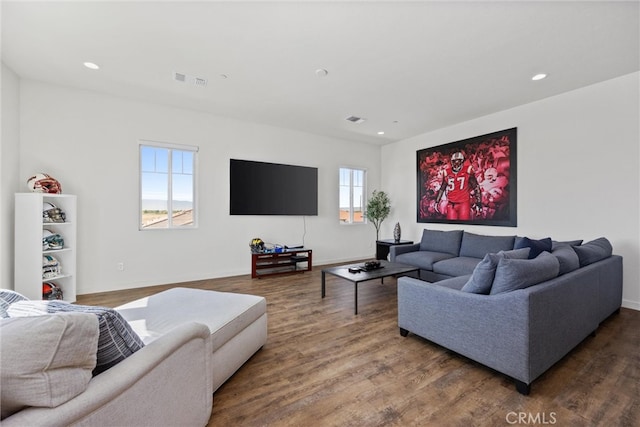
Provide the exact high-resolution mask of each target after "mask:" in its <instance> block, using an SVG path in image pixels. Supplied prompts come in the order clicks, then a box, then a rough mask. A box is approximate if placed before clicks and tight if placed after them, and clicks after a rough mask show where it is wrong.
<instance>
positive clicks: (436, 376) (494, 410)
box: [78, 266, 640, 427]
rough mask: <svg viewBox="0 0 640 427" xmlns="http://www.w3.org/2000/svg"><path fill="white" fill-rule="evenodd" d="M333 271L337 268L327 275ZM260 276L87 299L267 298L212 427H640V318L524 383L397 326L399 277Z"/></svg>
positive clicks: (614, 326) (625, 318) (627, 317)
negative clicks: (255, 338) (185, 291)
mask: <svg viewBox="0 0 640 427" xmlns="http://www.w3.org/2000/svg"><path fill="white" fill-rule="evenodd" d="M324 267H326V266H324ZM322 268H323V266H319V267H315V268H314V270H313V271H312V272H306V273H302V274H294V275H288V276H275V277H269V278H260V279H251V278H250V277H249V275H246V276H238V277H231V278H220V279H212V280H202V281H196V282H189V283H181V284H176V285H171V286H154V287H147V288H140V289H132V290H125V291H116V292H108V293H101V294H91V295H81V296H79V297H78V303H80V304H91V305H104V306H111V307H113V306H116V305H119V304H122V303H125V302H127V301H131V300H133V299H137V298H140V297H143V296H147V295H150V294H153V293H157V292H159V291H161V290H164V289H167V288H169V287H173V286H186V287H194V288H201V289H212V290H218V291H230V292H238V293H248V294H255V295H262V296H264V297H266V299H267V304H268V305H267V313H268V319H269V320H268V325H269V334H268V341H267V344H266V345H265V346H264V347H263V348H262V349H261V350H260V351H258V352H257V353H256V354H255V355H254V356H253V357H252V358H251V359H250V360H249V361H248V362H247V363H246V364H245V365H244V366H243V367H242V368H240V370H239V371H238V372H236V374H235V375H234V376H233V377H231V378H230V379H229V380H228V381H227V382H226V383H225V384H224V385H223V386H222V387H221V388H220V389H218V391H217V392H216V393H215V395H214V405H213V412H212V415H211V419H210V421H209V424H208V426H210V427H214V426H465V427H466V426H509V425H557V426H607V427H609V426H639V425H640V344H639V343H640V312H639V311H635V310H630V309H624V308H623V309H622V310H621V312H620V313H619V314H617V315H613V316H612V317H610V318H609V319H607V320H606V321H605V322H603V323H602V325H601V326H600V328H599V329H598V331H597V334H596V336H595V337H588V338H587V339H585V340H584V341H583V342H582V343H581V344H580V345H578V347H576V348H575V349H574V350H573V351H572V352H571V353H569V354H568V355H567V356H566V357H565V358H564V359H562V360H561V361H560V362H559V363H557V364H556V365H555V366H554V367H552V368H551V369H550V370H549V371H547V372H546V373H545V374H543V375H542V376H541V377H540V378H538V379H537V380H536V381H534V383H533V384H532V387H531V394H530V395H529V396H523V395H521V394H519V393H517V392H516V390H515V387H514V384H513V381H511V380H510V379H508V378H507V377H505V376H504V375H502V374H500V373H497V372H495V371H492V370H490V369H488V368H486V367H484V366H482V365H480V364H478V363H475V362H473V361H470V360H469V359H466V358H464V357H462V356H459V355H457V354H455V353H452V352H451V351H448V350H447V349H445V348H442V347H440V346H438V345H435V344H433V343H431V342H429V341H426V340H424V339H422V338H419V337H417V336H415V335H413V334H410V335H409V336H408V337H406V338H403V337H401V336H400V333H399V331H398V324H397V298H396V279H394V278H386V279H385V280H384V284H381V283H380V281H371V282H366V283H362V284H360V285H359V288H358V289H359V292H358V300H359V301H358V308H359V311H358V313H359V314H358V315H354V312H353V311H354V307H353V304H354V301H353V296H354V295H353V284H351V283H349V282H346V281H344V280H342V279H339V278H336V277H333V276H327V295H326V297H325V298H324V299H322V298H321V296H320V273H321V269H322Z"/></svg>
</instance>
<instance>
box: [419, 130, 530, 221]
mask: <svg viewBox="0 0 640 427" xmlns="http://www.w3.org/2000/svg"><path fill="white" fill-rule="evenodd" d="M516 140H517V128H511V129H505V130H501V131H497V132H493V133H489V134H486V135H480V136H475V137H472V138H468V139H464V140H460V141H455V142H451V143H448V144H444V145H439V146H436V147H430V148H425V149H422V150H418V151H417V153H416V156H417V171H416V172H417V182H418V188H417V190H418V191H417V219H418V222H434V223H448V224H475V225H496V226H506V227H516V226H517V225H518V224H517V200H516V196H517V173H516V172H517V168H516V166H517V165H516V160H517V155H516V154H517V153H516Z"/></svg>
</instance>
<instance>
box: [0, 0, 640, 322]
mask: <svg viewBox="0 0 640 427" xmlns="http://www.w3.org/2000/svg"><path fill="white" fill-rule="evenodd" d="M10 3H11V2H3V6H2V7H3V10H2V19H3V28H4V27H5V22H4V20H5V19H9V18H10V17H11V15H8V9H9V8H10V7H12V6H13V7H17V6H16V5H11V4H10ZM336 3H339V2H336ZM593 3H599V2H593ZM623 3H627V6H626V7H629V3H630V4H631V7H635V11H636V12H637V6H638V5H637V3H636V2H623ZM327 14H328V15H329V13H327ZM630 15H631V16H634V15H633V13H631V14H630ZM637 16H638V15H637V13H636V14H635V18H634V19H635V27H634V32H632V33H630V34H627V37H628V38H630V39H635V42H634V43H635V45H634V46H635V47H636V48H637V45H638V42H637V39H638V17H637ZM43 19H44V18H43ZM396 25H397V24H396ZM4 31H5V30H3V32H4ZM33 33H34V34H37V31H36V30H35V29H34V30H33ZM40 37H43V38H45V39H46V37H47V35H46V34H40ZM76 37H83V36H77V35H76ZM13 42H14V40H13V39H11V38H10V37H7V35H6V34H3V39H2V43H3V63H2V113H3V114H2V146H1V148H0V149H1V152H0V153H1V159H2V163H1V165H0V168H1V169H0V173H1V175H2V183H1V187H0V197H1V199H2V210H1V211H0V242H1V243H0V245H1V246H0V255H1V257H0V259H1V264H0V277H1V279H2V284H3V286H2V287H7V286H5V284H6V283H12V282H13V276H14V267H13V250H14V249H13V244H14V239H13V235H14V231H13V227H14V214H13V208H14V201H13V200H14V194H15V193H18V192H26V191H28V190H27V187H26V179H27V178H28V177H29V176H30V175H32V174H33V173H36V172H40V171H42V172H46V173H50V174H51V175H53V176H54V177H55V178H57V179H58V180H59V181H60V182H61V184H62V187H63V193H66V194H75V195H77V197H78V217H79V220H78V241H77V246H78V248H79V251H78V254H77V265H78V268H77V287H78V294H81V295H85V294H94V293H100V292H107V291H118V290H129V289H136V288H144V287H150V286H156V285H165V284H172V283H182V282H189V281H196V280H205V279H211V278H214V279H223V278H232V277H236V276H241V275H247V274H248V272H249V270H250V252H249V246H248V245H249V242H250V241H251V239H252V238H254V237H260V238H262V239H263V240H265V241H267V242H273V243H279V244H288V245H298V244H304V245H305V246H306V247H309V248H311V249H313V256H314V267H315V266H317V267H318V268H320V267H321V266H322V265H329V264H334V263H344V262H350V261H356V260H362V259H368V258H371V257H372V256H373V254H374V252H375V232H374V230H373V227H372V226H371V225H370V224H357V225H344V224H340V223H339V220H338V212H339V201H338V196H337V191H338V170H339V168H340V167H345V166H347V167H357V168H362V169H365V170H366V171H367V194H370V193H371V192H372V191H373V190H374V189H380V190H384V191H385V192H387V193H388V194H389V195H390V198H391V201H392V210H391V214H390V216H389V218H388V219H387V220H386V221H385V222H384V223H383V228H382V231H381V238H390V237H392V230H393V225H394V224H395V223H396V222H399V223H400V224H401V226H402V236H403V238H406V239H410V240H415V241H417V240H418V239H419V238H420V235H421V232H422V230H423V229H424V228H432V229H439V230H452V229H457V228H460V226H459V225H455V224H423V223H418V222H417V221H416V191H415V182H416V175H415V174H416V151H417V150H420V149H423V148H427V147H433V146H437V145H441V144H446V143H450V142H453V141H458V140H461V139H465V138H470V137H474V136H477V135H482V134H486V133H490V132H494V131H498V130H502V129H507V128H512V127H517V129H518V225H517V227H487V226H465V227H464V228H465V229H467V230H468V231H472V232H475V233H478V234H500V235H515V234H517V235H521V236H530V237H532V238H543V237H547V236H551V237H553V238H554V239H557V240H571V239H585V240H591V239H595V238H598V237H601V236H606V237H607V238H608V239H609V240H610V241H611V242H612V245H613V248H614V253H616V254H619V255H622V256H623V257H624V287H623V301H622V305H623V307H625V308H628V309H633V310H640V281H639V279H638V278H639V277H640V269H639V267H638V265H640V226H639V221H638V218H639V217H640V196H639V194H640V152H639V144H638V141H639V140H640V130H639V116H640V102H639V92H640V88H639V78H640V72H639V71H638V59H637V58H638V52H637V49H636V51H635V52H633V51H623V52H617V51H613V52H610V54H611V56H612V57H616V56H620V55H629V56H631V57H633V58H635V68H633V69H630V70H627V71H626V72H624V73H622V74H617V75H615V76H611V77H606V78H602V79H601V80H599V81H596V82H590V83H588V84H582V85H580V84H577V85H576V86H575V88H573V89H572V90H567V91H564V92H562V93H557V94H554V95H552V96H548V97H544V98H540V99H535V100H533V101H530V102H527V103H524V104H522V105H514V106H512V107H510V108H507V109H504V110H494V111H492V112H491V113H486V112H485V111H490V108H489V107H486V106H485V105H484V104H483V105H479V104H472V103H471V102H470V101H468V100H464V99H463V100H458V99H437V100H436V101H435V105H434V106H433V107H432V110H433V111H437V109H438V104H442V105H443V108H444V107H445V106H447V104H459V108H460V114H459V117H460V119H459V120H455V117H453V118H448V120H449V121H444V120H443V121H442V122H440V124H438V125H433V126H432V127H431V128H429V129H428V130H426V131H424V132H418V133H414V134H412V135H411V136H408V137H404V138H400V139H398V140H390V141H389V142H387V141H386V140H384V139H381V140H380V141H382V142H383V143H370V142H366V141H368V140H369V139H367V138H371V136H369V135H364V136H363V135H362V134H361V133H360V132H362V131H361V130H353V129H362V128H354V126H360V125H357V124H352V123H348V122H344V124H343V125H341V126H342V127H343V128H345V129H346V130H347V132H353V137H352V138H345V137H342V136H331V135H327V134H324V135H323V134H318V133H314V132H309V131H303V130H300V129H299V128H298V127H297V125H293V124H292V126H291V127H287V126H283V125H273V124H264V123H258V122H254V121H248V120H241V119H238V118H233V117H226V116H224V115H223V114H212V113H210V112H207V111H198V110H196V109H194V108H184V107H177V106H175V105H172V104H171V103H170V102H168V101H167V98H166V94H154V93H150V94H149V96H148V98H147V99H142V98H140V97H134V96H128V95H127V87H126V85H125V87H124V89H122V92H121V93H117V94H113V93H103V92H101V91H99V90H89V89H85V88H77V87H74V86H73V80H74V78H75V75H70V77H69V79H67V80H62V81H47V80H46V79H41V78H32V77H30V74H29V72H18V71H17V70H15V69H13V68H14V67H15V66H14V65H13V64H12V63H11V61H8V60H7V61H6V62H5V57H4V52H6V49H5V46H4V45H5V44H6V45H8V46H10V45H11V44H12V43H13ZM142 46H145V45H142ZM144 48H148V46H145V47H144ZM144 48H143V47H141V48H140V50H141V53H140V55H143V49H144ZM69 50H72V49H71V48H69ZM61 51H62V52H64V51H65V49H61ZM23 53H24V52H23ZM571 54H572V53H571V52H567V55H569V56H570V55H571ZM352 55H353V56H354V58H355V59H354V61H356V60H357V58H358V54H357V52H354V53H352ZM131 59H132V58H123V59H121V61H122V62H123V65H122V68H123V70H126V61H128V60H131ZM605 59H606V58H605ZM83 60H88V59H83ZM95 60H96V61H98V59H95ZM105 60H106V58H105ZM507 62H508V61H507ZM364 65H366V66H364ZM364 65H363V66H362V67H358V68H357V69H358V72H359V73H361V74H366V72H365V71H366V69H367V68H368V66H369V64H364ZM534 65H535V64H534ZM112 66H113V65H112ZM174 66H175V67H178V65H174ZM322 66H323V65H322V64H317V65H315V66H313V67H312V68H311V69H310V70H309V73H310V74H311V75H310V77H309V79H315V80H312V82H313V83H312V84H313V85H316V86H319V87H316V88H315V89H314V90H315V91H316V95H317V96H320V95H321V94H322V91H323V88H322V85H323V84H325V83H326V82H327V80H326V79H330V78H332V77H333V76H334V75H335V74H338V73H339V70H335V71H334V68H331V67H329V66H328V65H327V67H328V73H329V74H328V75H327V76H326V77H325V78H324V79H325V80H323V79H322V78H321V77H318V76H316V75H315V74H314V72H315V70H316V68H318V67H322ZM502 66H503V65H502V64H501V67H502ZM504 66H506V67H509V64H508V63H507V64H506V65H504ZM105 68H108V67H107V66H105ZM84 71H85V70H82V72H84ZM100 71H101V70H99V71H98V73H99V72H100ZM171 71H175V70H168V72H169V73H170V72H171ZM531 71H532V72H534V71H537V70H533V69H532V70H531ZM579 71H580V70H575V69H572V70H549V71H548V72H549V74H550V75H549V77H548V80H547V81H546V82H545V81H542V82H540V83H542V84H547V82H549V81H553V80H552V79H553V74H554V73H555V74H559V73H562V72H575V73H578V72H579ZM122 72H123V73H124V71H122ZM220 72H224V70H223V71H220ZM603 75H607V74H606V73H605V72H604V71H603ZM93 76H95V74H94V75H93ZM234 77H235V76H234V74H233V73H231V72H229V76H228V78H227V79H226V81H232V82H233V79H234ZM91 78H96V77H91ZM97 78H98V79H99V77H97ZM394 78H397V77H394ZM210 79H211V80H210V82H209V84H210V86H214V87H215V86H216V85H220V83H221V82H219V81H213V77H210ZM398 79H399V78H398ZM522 79H523V84H528V85H531V84H532V82H530V81H526V82H524V80H529V79H530V76H529V75H527V76H522ZM576 80H580V79H579V78H577V77H576ZM169 83H174V82H169ZM105 84H106V83H105ZM234 84H235V83H234ZM397 84H401V82H398V83H397ZM475 84H476V85H477V86H481V85H483V82H482V81H475ZM224 90H231V91H233V90H238V89H237V88H236V87H235V86H234V87H232V89H223V91H224ZM402 90H403V91H411V88H405V89H402ZM530 90H531V91H535V90H536V89H533V88H532V89H530ZM237 93H238V94H239V93H241V91H238V92H237ZM199 96H201V95H199V94H196V95H192V97H195V98H196V99H198V97H199ZM293 96H295V90H293V91H292V92H287V93H285V94H283V98H287V97H293ZM418 96H425V97H426V96H428V95H427V94H425V95H418ZM271 102H275V101H273V100H270V99H268V100H265V101H264V103H263V104H260V105H255V106H252V108H253V109H263V110H268V109H269V108H270V107H271V104H270V103H271ZM486 103H487V104H490V102H489V101H487V102H486ZM359 108H360V110H359V111H349V112H345V114H342V112H340V114H337V117H338V119H339V120H342V121H344V120H343V118H344V117H346V116H347V115H349V114H362V115H365V117H366V116H367V111H366V106H359ZM483 108H488V109H483ZM361 111H362V112H361ZM475 111H478V113H475ZM431 116H437V114H436V113H435V112H433V113H432V114H431V115H428V114H426V113H425V115H424V118H425V120H427V119H428V120H433V119H432V118H431ZM369 119H370V121H373V119H374V117H373V116H369ZM304 120H305V119H304V116H302V117H294V118H292V120H291V121H292V122H294V121H298V122H304ZM308 120H310V121H311V118H309V119H308ZM392 120H399V123H397V124H391V121H392ZM389 123H390V124H389V126H402V118H398V117H391V118H389ZM375 131H378V129H377V128H376V129H375ZM375 133H376V132H373V134H374V135H373V137H377V135H375ZM386 133H387V135H392V134H393V128H390V129H389V130H387V132H386ZM365 137H366V138H365ZM389 138H393V137H392V136H389ZM140 140H150V141H159V142H169V143H174V144H188V145H192V146H197V147H198V148H199V151H198V177H197V180H198V181H197V183H198V184H197V186H198V189H197V210H198V225H197V228H195V229H188V230H160V231H158V230H154V231H140V230H139V227H138V209H139V186H138V180H139V168H138V162H139V158H138V144H139V141H140ZM232 158H240V159H249V160H258V161H264V162H275V163H284V164H294V165H303V166H311V167H316V168H318V206H319V211H318V215H317V216H310V217H279V216H251V217H243V216H231V215H229V212H228V206H229V183H228V177H229V159H232ZM121 263H122V265H123V268H122V269H119V264H121ZM258 285H259V284H257V285H256V286H258ZM9 287H10V286H9ZM318 288H319V283H318ZM318 298H319V292H318ZM345 310H347V311H349V308H346V309H345Z"/></svg>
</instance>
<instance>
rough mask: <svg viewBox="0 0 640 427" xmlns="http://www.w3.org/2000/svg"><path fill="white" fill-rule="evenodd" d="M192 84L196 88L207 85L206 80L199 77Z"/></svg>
mask: <svg viewBox="0 0 640 427" xmlns="http://www.w3.org/2000/svg"><path fill="white" fill-rule="evenodd" d="M194 84H195V85H196V86H206V85H207V79H201V78H200V77H196V79H195V82H194Z"/></svg>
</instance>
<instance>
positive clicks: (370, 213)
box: [364, 190, 391, 240]
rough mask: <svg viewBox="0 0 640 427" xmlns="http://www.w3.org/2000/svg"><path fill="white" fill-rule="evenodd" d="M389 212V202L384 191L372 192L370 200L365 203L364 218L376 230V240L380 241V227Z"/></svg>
mask: <svg viewBox="0 0 640 427" xmlns="http://www.w3.org/2000/svg"><path fill="white" fill-rule="evenodd" d="M389 212H391V200H389V196H387V193H385V192H384V191H378V190H373V194H372V195H371V198H370V199H369V201H368V202H367V207H366V209H365V212H364V216H365V217H366V218H367V219H368V220H369V221H371V223H372V224H373V226H374V227H375V228H376V240H380V225H381V224H382V221H384V220H385V218H386V217H388V216H389Z"/></svg>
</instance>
